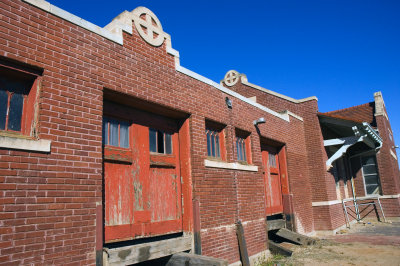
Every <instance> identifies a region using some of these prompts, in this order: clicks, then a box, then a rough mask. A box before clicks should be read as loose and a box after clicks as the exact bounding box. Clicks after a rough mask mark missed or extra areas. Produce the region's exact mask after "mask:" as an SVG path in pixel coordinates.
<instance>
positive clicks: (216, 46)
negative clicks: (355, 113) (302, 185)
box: [48, 0, 400, 155]
mask: <svg viewBox="0 0 400 266" xmlns="http://www.w3.org/2000/svg"><path fill="white" fill-rule="evenodd" d="M48 1H49V2H50V3H51V4H53V5H55V6H58V7H60V8H62V9H64V10H66V11H68V12H70V13H72V14H74V15H77V16H79V17H81V18H83V19H85V20H88V21H90V22H92V23H94V24H96V25H98V26H101V27H104V26H105V25H107V24H108V23H109V22H111V20H112V19H113V18H114V17H116V16H117V15H118V14H120V13H121V12H123V11H124V10H128V11H131V10H133V9H135V8H136V7H138V6H145V7H147V8H149V9H150V10H152V11H153V12H154V13H155V14H156V16H157V17H158V19H159V20H160V22H161V24H162V26H163V29H164V31H165V32H167V33H169V34H170V35H171V39H172V47H173V48H174V49H176V50H178V51H179V52H180V57H181V65H182V66H184V67H186V68H189V69H190V70H192V71H195V72H197V73H199V74H201V75H203V76H206V77H208V78H210V79H212V80H214V81H216V82H219V81H220V80H221V79H223V77H224V75H225V73H226V72H227V71H228V70H230V69H235V70H237V71H238V72H240V73H244V74H246V75H247V78H248V80H249V82H251V83H254V84H257V85H260V86H262V87H264V88H267V89H270V90H273V91H276V92H279V93H282V94H285V95H288V96H290V97H293V98H296V99H299V98H305V97H308V96H317V97H318V99H319V108H320V111H321V112H326V111H332V110H336V109H341V108H346V107H350V106H354V105H359V104H363V103H366V102H370V101H373V99H374V98H373V93H374V92H376V91H382V93H383V98H384V100H385V103H386V107H387V110H388V115H389V118H390V121H391V125H392V129H393V132H394V136H395V140H396V144H397V145H400V1H399V0H392V1H386V0H376V1H371V0H360V1H358V0H350V1H349V0H344V1H339V0H338V1H333V0H315V1H308V0H297V1H289V0H274V1H269V0H256V1H255V0H247V1H243V0H241V1H236V0H229V1H226V0H214V1H209V0H202V1H191V0H182V1H173V0H163V1H160V0H151V1H150V0H148V1H146V0H142V1H136V0H129V1H128V0H112V1H110V0H107V1H99V0H97V1H95V0H80V1H77V0H48ZM397 151H398V152H399V150H397ZM399 155H400V153H399Z"/></svg>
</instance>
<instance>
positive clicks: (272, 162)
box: [268, 152, 277, 168]
mask: <svg viewBox="0 0 400 266" xmlns="http://www.w3.org/2000/svg"><path fill="white" fill-rule="evenodd" d="M276 155H277V154H276V153H273V152H269V153H268V163H269V167H273V168H277V165H276Z"/></svg>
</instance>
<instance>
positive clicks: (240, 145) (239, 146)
mask: <svg viewBox="0 0 400 266" xmlns="http://www.w3.org/2000/svg"><path fill="white" fill-rule="evenodd" d="M236 151H237V159H238V161H247V159H246V141H245V140H244V139H243V138H241V137H236Z"/></svg>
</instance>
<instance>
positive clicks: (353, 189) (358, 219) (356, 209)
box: [348, 159, 361, 222]
mask: <svg viewBox="0 0 400 266" xmlns="http://www.w3.org/2000/svg"><path fill="white" fill-rule="evenodd" d="M348 162H349V166H350V173H351V190H352V191H353V202H354V210H355V212H356V216H357V222H359V221H360V220H361V218H360V212H359V210H358V205H357V198H356V189H355V188H354V176H353V169H352V167H351V161H350V159H348Z"/></svg>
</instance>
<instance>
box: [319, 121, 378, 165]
mask: <svg viewBox="0 0 400 266" xmlns="http://www.w3.org/2000/svg"><path fill="white" fill-rule="evenodd" d="M319 120H320V123H321V125H324V126H325V127H327V128H329V129H330V131H331V132H333V133H334V134H335V135H336V137H335V138H329V139H325V138H324V146H325V147H327V148H328V147H331V146H335V148H336V149H337V150H336V151H335V152H334V153H333V155H331V156H330V157H329V159H328V160H327V161H326V168H327V170H329V169H330V168H331V167H332V164H333V162H335V161H336V160H338V159H339V158H341V157H342V156H343V155H345V154H346V153H347V152H348V149H349V148H350V147H352V146H353V145H355V144H357V143H364V144H365V145H366V146H367V147H368V149H369V150H375V151H378V150H379V149H380V148H381V147H382V138H381V137H380V136H379V134H378V132H376V130H375V129H373V128H372V127H371V125H370V124H369V123H367V122H361V123H360V122H357V121H352V120H347V119H341V118H337V117H330V116H326V115H321V114H320V115H319Z"/></svg>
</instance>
